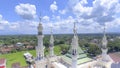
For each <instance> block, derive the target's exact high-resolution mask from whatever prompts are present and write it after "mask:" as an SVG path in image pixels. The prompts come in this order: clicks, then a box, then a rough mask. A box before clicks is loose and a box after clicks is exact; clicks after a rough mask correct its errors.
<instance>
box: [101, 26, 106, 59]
mask: <svg viewBox="0 0 120 68" xmlns="http://www.w3.org/2000/svg"><path fill="white" fill-rule="evenodd" d="M107 43H108V41H107V37H106V32H105V26H104V32H103V39H102V46H101V50H102V60H103V61H108V57H107V52H108V49H107Z"/></svg>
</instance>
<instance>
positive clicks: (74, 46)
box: [71, 22, 78, 68]
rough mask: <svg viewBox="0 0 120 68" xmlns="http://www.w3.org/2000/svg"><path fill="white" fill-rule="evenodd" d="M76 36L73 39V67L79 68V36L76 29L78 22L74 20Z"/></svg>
mask: <svg viewBox="0 0 120 68" xmlns="http://www.w3.org/2000/svg"><path fill="white" fill-rule="evenodd" d="M73 32H74V37H73V39H72V43H71V46H72V68H77V57H78V37H77V30H76V22H74V28H73Z"/></svg>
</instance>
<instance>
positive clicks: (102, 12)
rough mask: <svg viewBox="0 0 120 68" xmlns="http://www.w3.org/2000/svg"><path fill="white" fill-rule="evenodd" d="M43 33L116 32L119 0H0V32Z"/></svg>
mask: <svg viewBox="0 0 120 68" xmlns="http://www.w3.org/2000/svg"><path fill="white" fill-rule="evenodd" d="M40 17H42V21H41V23H42V24H43V28H44V29H43V33H44V34H50V28H51V27H52V28H53V33H54V34H69V33H73V23H74V22H76V24H77V33H101V32H103V26H104V25H105V27H106V32H111V33H112V32H114V33H120V0H9V1H8V0H1V1H0V35H9V34H37V27H38V23H39V22H40V20H39V18H40Z"/></svg>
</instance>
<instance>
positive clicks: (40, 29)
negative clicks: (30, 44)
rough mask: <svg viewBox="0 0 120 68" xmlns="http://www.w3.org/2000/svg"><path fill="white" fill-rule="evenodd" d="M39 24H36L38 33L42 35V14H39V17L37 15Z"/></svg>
mask: <svg viewBox="0 0 120 68" xmlns="http://www.w3.org/2000/svg"><path fill="white" fill-rule="evenodd" d="M39 21H40V22H39V25H38V35H42V31H43V26H42V23H41V21H42V16H41V14H40V17H39Z"/></svg>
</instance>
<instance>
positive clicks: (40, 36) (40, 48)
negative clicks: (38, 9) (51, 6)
mask: <svg viewBox="0 0 120 68" xmlns="http://www.w3.org/2000/svg"><path fill="white" fill-rule="evenodd" d="M42 31H43V26H42V24H41V17H40V23H39V26H38V36H37V38H38V46H36V52H37V60H41V59H43V58H44V46H43V37H44V36H43V33H42Z"/></svg>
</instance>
